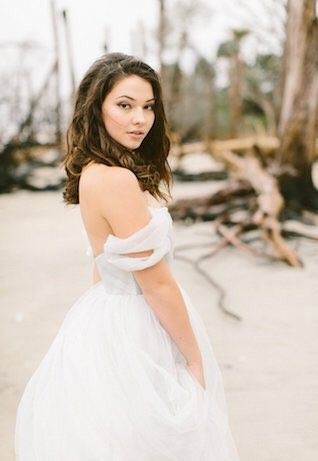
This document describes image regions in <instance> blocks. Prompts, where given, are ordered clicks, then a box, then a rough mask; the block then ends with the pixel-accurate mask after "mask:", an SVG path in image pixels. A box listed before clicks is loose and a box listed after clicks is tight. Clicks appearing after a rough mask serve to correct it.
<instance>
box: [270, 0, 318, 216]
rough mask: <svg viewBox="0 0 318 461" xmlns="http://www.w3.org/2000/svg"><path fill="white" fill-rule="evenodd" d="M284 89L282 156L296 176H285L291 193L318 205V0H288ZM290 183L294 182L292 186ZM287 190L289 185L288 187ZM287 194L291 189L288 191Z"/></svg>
mask: <svg viewBox="0 0 318 461" xmlns="http://www.w3.org/2000/svg"><path fill="white" fill-rule="evenodd" d="M284 53H285V56H284V62H285V69H284V76H285V81H284V89H283V99H282V106H281V113H280V121H279V129H278V132H279V136H280V140H281V148H280V156H281V158H280V160H281V163H283V164H288V165H291V166H292V167H293V168H294V170H295V173H296V176H295V177H294V179H292V177H289V179H288V180H287V179H286V177H284V178H283V182H282V183H281V184H282V186H283V188H284V185H286V184H288V190H289V191H290V192H291V193H290V197H288V196H287V197H286V198H287V200H288V198H294V199H297V200H298V201H299V202H300V204H301V205H303V206H309V207H314V208H318V193H317V191H316V190H315V188H314V185H313V182H312V176H311V169H312V164H313V162H314V157H315V138H316V125H317V111H318V21H317V17H316V0H289V1H288V20H287V36H286V44H285V51H284ZM291 183H293V184H294V186H291ZM286 190H287V189H286ZM287 195H288V193H287Z"/></svg>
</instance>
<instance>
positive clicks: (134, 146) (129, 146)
mask: <svg viewBox="0 0 318 461" xmlns="http://www.w3.org/2000/svg"><path fill="white" fill-rule="evenodd" d="M141 142H142V141H141ZM141 142H140V141H137V142H131V143H121V144H122V146H124V147H126V148H127V149H131V150H134V149H138V147H140V146H141Z"/></svg>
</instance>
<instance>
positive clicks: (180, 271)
mask: <svg viewBox="0 0 318 461" xmlns="http://www.w3.org/2000/svg"><path fill="white" fill-rule="evenodd" d="M219 186H220V183H218V184H216V183H214V184H213V183H209V182H207V183H202V184H200V185H194V184H183V185H176V186H175V188H174V190H173V192H174V197H177V196H186V195H191V194H193V193H194V192H195V194H200V193H201V192H204V191H206V190H212V189H213V188H217V187H219ZM0 219H1V228H0V237H1V239H0V252H1V268H0V271H1V289H0V290H1V291H0V296H1V310H0V315H1V319H0V325H1V335H0V337H1V357H0V359H1V360H0V373H1V387H0V401H1V419H0V437H1V438H0V459H1V460H3V461H11V460H14V454H13V437H14V423H15V412H16V408H17V404H18V401H19V398H20V397H21V395H22V392H23V389H24V386H25V384H26V382H27V380H28V379H29V377H30V376H31V374H32V372H33V371H34V370H35V368H36V366H37V365H38V364H39V361H40V360H41V358H42V357H43V355H44V354H45V352H46V351H47V349H48V347H49V345H50V344H51V342H52V339H53V338H54V336H55V334H56V332H57V330H58V328H59V326H60V324H61V322H62V320H63V318H64V316H65V314H66V312H67V311H68V309H69V308H70V307H71V305H72V303H73V302H75V300H76V299H77V298H78V297H79V296H80V295H81V294H82V293H83V292H84V291H85V290H86V289H87V288H88V287H89V286H90V284H91V262H92V260H91V257H90V256H89V255H87V254H86V249H87V240H86V236H85V233H84V230H83V227H82V224H81V220H80V215H79V210H78V208H77V207H76V208H74V209H72V208H66V207H65V205H64V204H63V203H62V200H61V193H60V192H39V193H31V192H26V191H19V192H15V193H12V194H8V195H7V194H6V195H2V196H0ZM174 230H175V245H176V248H177V247H178V245H181V244H183V243H190V242H207V243H208V242H210V241H212V239H213V234H212V230H211V225H210V224H209V223H198V224H194V225H190V226H185V225H184V224H179V223H175V225H174ZM291 245H293V246H297V250H298V252H299V254H300V256H301V257H302V259H303V261H304V263H305V267H304V268H303V269H294V268H289V267H287V266H286V265H284V264H282V263H275V264H274V263H269V262H268V261H264V260H259V259H255V258H253V257H250V256H248V255H246V254H242V253H240V252H238V251H237V250H236V249H233V248H229V249H226V250H225V251H222V252H221V253H220V254H219V255H218V256H216V257H214V258H213V259H210V260H207V261H206V263H205V266H204V267H205V268H206V269H207V270H209V273H210V274H211V275H213V277H214V278H215V279H216V280H217V281H218V282H219V283H221V284H222V285H223V287H224V288H225V289H226V292H227V305H228V306H229V307H230V308H231V309H232V310H234V311H235V312H237V313H239V314H240V315H241V316H242V317H243V320H242V321H241V322H237V321H235V320H232V319H230V318H228V317H226V316H224V314H222V313H221V311H220V310H219V309H218V308H217V307H216V293H215V291H214V290H213V288H212V287H211V286H210V285H209V284H208V283H207V282H206V281H205V280H204V279H203V278H202V277H201V276H200V275H199V274H197V273H196V272H194V271H193V269H192V267H191V266H190V265H188V264H186V263H185V262H182V261H179V260H178V259H176V261H175V274H176V277H177V279H178V280H179V282H180V283H181V284H184V286H185V287H186V289H187V291H188V292H189V294H190V296H191V298H192V300H193V302H194V304H195V305H196V307H197V309H198V311H199V313H200V315H201V316H202V318H203V320H204V322H205V325H206V327H207V330H208V333H209V336H210V339H211V343H212V345H213V348H214V350H215V354H216V356H217V359H218V362H219V364H220V367H221V369H222V372H223V378H224V385H225V391H226V398H227V403H228V411H229V419H230V424H231V428H232V432H233V436H234V438H235V440H236V443H237V446H238V450H239V453H240V457H241V461H296V460H297V461H298V460H301V461H316V460H317V459H318V334H317V333H318V285H317V280H318V244H317V243H314V242H309V241H306V240H304V239H299V240H297V241H296V240H294V241H292V242H291ZM202 251H204V249H203V250H202V249H201V250H195V251H187V252H185V253H184V254H186V255H187V256H192V257H195V256H197V255H199V254H202ZM43 461H45V460H43Z"/></svg>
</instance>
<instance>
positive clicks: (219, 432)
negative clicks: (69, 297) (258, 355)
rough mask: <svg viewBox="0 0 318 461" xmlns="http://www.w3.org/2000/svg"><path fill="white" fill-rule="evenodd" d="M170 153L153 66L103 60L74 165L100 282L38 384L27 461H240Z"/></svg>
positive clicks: (70, 318)
mask: <svg viewBox="0 0 318 461" xmlns="http://www.w3.org/2000/svg"><path fill="white" fill-rule="evenodd" d="M169 146H170V145H169V139H168V136H167V133H166V119H165V113H164V108H163V103H162V96H161V87H160V83H159V80H158V76H157V75H156V73H155V71H154V70H153V69H152V68H151V67H149V66H148V65H147V64H145V63H143V62H141V61H140V60H138V59H136V58H134V57H132V56H127V55H124V54H119V53H110V54H107V55H105V56H103V57H102V58H100V59H99V60H98V61H96V62H95V63H94V64H93V65H92V66H91V68H90V69H89V70H88V72H87V74H86V75H85V76H84V78H83V80H82V82H81V84H80V86H79V89H78V93H77V99H76V103H75V110H74V115H73V119H72V122H71V124H70V127H69V130H68V135H67V154H66V158H65V160H64V165H65V168H66V172H67V176H68V179H67V182H66V187H65V191H64V199H65V201H66V203H67V204H79V205H80V210H81V215H82V218H83V222H84V225H85V228H86V231H87V235H88V238H89V241H90V244H91V248H92V252H93V255H94V263H95V264H94V284H93V285H92V286H91V287H90V288H89V289H88V290H87V291H86V292H85V293H84V294H83V295H82V296H81V297H80V298H79V299H78V300H77V301H76V302H75V304H74V305H73V306H72V308H71V309H70V310H69V312H68V314H67V315H66V317H65V320H64V322H63V324H62V326H61V328H60V330H59V332H58V334H57V336H56V337H55V339H54V341H53V343H52V345H51V347H50V349H49V351H48V353H47V354H46V355H45V357H44V359H43V360H42V362H41V363H40V365H39V367H38V368H37V370H36V371H35V373H34V374H33V376H32V378H31V379H30V381H29V382H28V384H27V386H26V389H25V392H24V394H23V397H22V399H21V402H20V405H19V409H18V414H17V424H16V444H15V446H16V454H17V461H237V460H238V455H237V451H236V448H235V444H234V442H233V439H232V436H231V432H230V429H229V425H228V420H227V413H226V404H225V399H224V391H223V384H222V376H221V373H220V370H219V368H218V365H217V363H216V361H215V358H214V355H213V351H212V347H211V344H210V342H209V338H208V336H207V333H206V330H205V327H204V325H203V323H202V321H201V319H200V317H199V315H198V313H197V311H196V309H195V308H194V306H193V305H192V304H191V301H190V299H189V296H188V294H187V293H186V291H185V290H184V288H183V287H181V286H180V284H179V283H178V282H177V281H176V280H175V278H174V275H173V227H172V219H171V216H170V214H169V212H168V208H167V207H166V206H165V205H163V203H166V200H167V197H168V194H167V193H164V192H163V191H162V190H161V189H160V187H161V186H162V184H163V183H164V184H165V186H166V191H167V190H168V192H169V190H170V189H169V186H170V184H171V171H170V169H169V165H168V163H167V156H168V152H169ZM163 201H165V202H163Z"/></svg>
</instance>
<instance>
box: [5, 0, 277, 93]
mask: <svg viewBox="0 0 318 461" xmlns="http://www.w3.org/2000/svg"><path fill="white" fill-rule="evenodd" d="M263 1H273V0H255V1H254V2H250V3H249V6H248V9H249V10H250V11H249V20H250V21H251V20H252V21H253V14H255V15H257V11H258V10H259V11H261V10H260V9H259V8H258V7H257V4H258V5H260V3H262V2H263ZM203 2H205V3H206V4H207V5H208V6H209V8H210V11H211V15H210V16H209V17H208V16H207V15H206V16H207V17H206V20H205V21H204V20H203V21H202V20H200V21H199V20H194V21H193V23H192V24H191V27H190V30H191V40H192V41H193V42H194V43H195V45H196V47H197V48H198V49H199V50H200V52H201V53H202V54H203V55H205V56H206V57H207V58H209V59H211V58H212V57H213V55H214V54H215V51H216V48H217V45H218V44H219V43H220V42H221V41H223V40H225V39H226V38H227V37H228V31H229V28H230V27H231V25H232V26H233V25H235V24H239V22H240V18H239V14H238V13H237V12H236V8H237V5H238V3H241V4H242V3H243V0H240V2H238V0H222V2H219V1H218V0H203ZM55 3H56V6H57V9H58V10H61V9H63V8H65V9H67V11H68V15H69V20H70V27H71V34H72V44H73V52H74V64H75V69H76V77H77V81H78V80H79V78H80V77H81V76H82V74H83V73H84V72H85V71H86V69H87V68H88V66H89V65H90V64H91V63H92V62H93V61H94V60H95V59H96V58H97V57H98V56H99V55H100V54H101V53H102V45H103V43H104V41H105V38H107V39H108V43H109V51H123V52H127V53H136V52H137V50H136V49H134V46H133V45H132V43H133V40H132V35H133V33H134V31H135V30H136V27H137V24H138V21H142V22H143V23H144V25H145V27H146V29H147V31H148V37H151V33H152V31H154V30H155V27H156V22H157V17H158V5H157V4H158V2H157V0H89V1H80V0H56V1H55ZM167 3H168V4H172V3H175V0H168V2H167ZM250 5H251V6H250ZM0 6H1V12H0V13H1V14H0V46H1V48H0V49H1V54H2V56H3V57H4V58H5V59H2V60H0V61H2V64H1V62H0V71H1V68H3V65H4V63H7V62H8V60H12V59H13V60H15V61H16V62H17V61H19V59H20V61H21V62H22V60H26V59H28V58H27V57H26V56H27V55H26V53H22V52H21V55H20V57H19V59H17V57H18V52H17V51H16V48H14V47H13V46H11V44H12V43H14V42H22V41H25V40H34V41H36V42H38V43H39V44H40V46H39V48H38V50H37V51H36V53H35V52H33V55H32V57H31V58H30V59H32V60H33V61H32V63H31V64H30V65H31V66H33V68H34V69H35V68H36V73H37V74H38V75H37V76H35V77H34V79H35V80H37V79H38V80H39V81H40V80H42V76H43V75H44V74H45V72H46V71H47V70H48V68H49V65H50V62H52V60H53V39H52V37H53V35H52V23H51V10H50V1H49V0H0ZM253 9H254V12H253ZM239 12H241V9H240V11H239ZM241 17H242V18H244V13H243V16H241ZM258 19H260V18H258ZM274 19H275V18H272V20H273V21H274ZM59 26H60V27H59V33H60V44H61V46H60V49H61V55H62V76H61V79H62V82H63V87H64V89H65V88H67V86H68V84H69V78H68V73H67V67H66V64H65V40H64V31H63V28H62V21H61V19H60V18H59ZM253 47H254V48H255V42H254V45H253V42H252V41H251V40H250V43H248V41H247V44H246V46H245V53H246V54H247V56H248V55H252V54H255V50H254V51H253ZM14 50H15V51H14ZM147 61H148V62H149V64H151V65H153V66H155V67H156V64H157V62H156V50H155V43H154V41H151V40H149V54H148V56H147ZM188 61H189V62H190V61H191V55H188V56H186V58H185V62H186V63H187V62H188Z"/></svg>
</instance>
